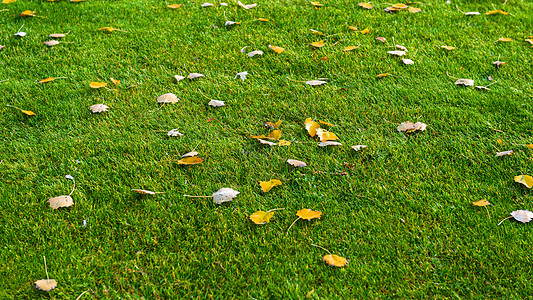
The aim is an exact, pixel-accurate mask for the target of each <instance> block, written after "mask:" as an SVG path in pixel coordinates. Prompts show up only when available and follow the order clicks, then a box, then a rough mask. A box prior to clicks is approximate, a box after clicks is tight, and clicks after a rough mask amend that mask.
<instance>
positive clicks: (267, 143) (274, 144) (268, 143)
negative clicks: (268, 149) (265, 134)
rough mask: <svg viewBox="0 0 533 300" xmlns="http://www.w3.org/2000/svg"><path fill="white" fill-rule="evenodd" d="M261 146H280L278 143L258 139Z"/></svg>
mask: <svg viewBox="0 0 533 300" xmlns="http://www.w3.org/2000/svg"><path fill="white" fill-rule="evenodd" d="M257 140H258V141H259V142H260V143H261V144H264V145H269V146H277V145H278V144H277V143H273V142H270V141H267V140H263V139H257Z"/></svg>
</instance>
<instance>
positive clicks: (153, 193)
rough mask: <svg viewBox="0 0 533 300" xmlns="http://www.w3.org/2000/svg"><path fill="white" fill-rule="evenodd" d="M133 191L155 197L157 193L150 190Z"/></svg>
mask: <svg viewBox="0 0 533 300" xmlns="http://www.w3.org/2000/svg"><path fill="white" fill-rule="evenodd" d="M131 190H132V191H134V192H136V193H139V194H142V195H155V192H152V191H149V190H141V189H131Z"/></svg>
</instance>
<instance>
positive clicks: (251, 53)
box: [246, 50, 263, 57]
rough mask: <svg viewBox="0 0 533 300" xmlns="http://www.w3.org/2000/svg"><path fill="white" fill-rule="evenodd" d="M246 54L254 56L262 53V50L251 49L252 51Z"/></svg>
mask: <svg viewBox="0 0 533 300" xmlns="http://www.w3.org/2000/svg"><path fill="white" fill-rule="evenodd" d="M246 55H248V57H254V56H256V55H263V51H261V50H255V51H252V52H248V54H246Z"/></svg>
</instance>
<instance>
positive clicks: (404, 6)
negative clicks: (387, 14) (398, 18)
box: [392, 3, 408, 9]
mask: <svg viewBox="0 0 533 300" xmlns="http://www.w3.org/2000/svg"><path fill="white" fill-rule="evenodd" d="M407 7H408V6H407V5H405V4H403V3H396V4H393V5H392V8H394V9H406V8H407Z"/></svg>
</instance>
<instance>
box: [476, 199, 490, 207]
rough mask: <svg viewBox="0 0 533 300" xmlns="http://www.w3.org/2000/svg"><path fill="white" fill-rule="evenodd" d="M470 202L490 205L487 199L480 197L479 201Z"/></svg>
mask: <svg viewBox="0 0 533 300" xmlns="http://www.w3.org/2000/svg"><path fill="white" fill-rule="evenodd" d="M472 204H473V205H474V206H487V205H490V202H489V201H487V199H481V200H479V201H476V202H472Z"/></svg>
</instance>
